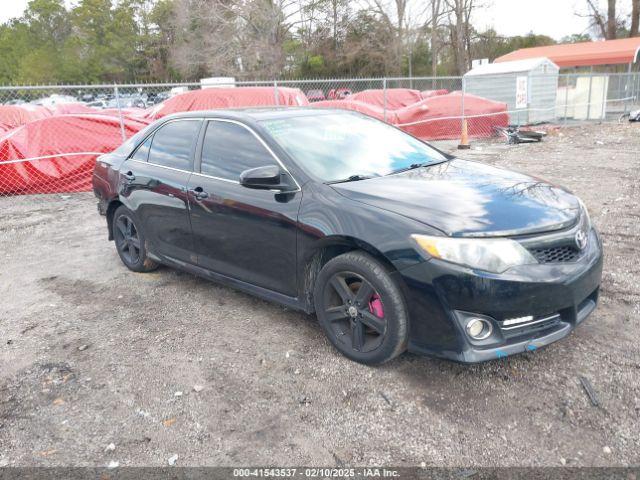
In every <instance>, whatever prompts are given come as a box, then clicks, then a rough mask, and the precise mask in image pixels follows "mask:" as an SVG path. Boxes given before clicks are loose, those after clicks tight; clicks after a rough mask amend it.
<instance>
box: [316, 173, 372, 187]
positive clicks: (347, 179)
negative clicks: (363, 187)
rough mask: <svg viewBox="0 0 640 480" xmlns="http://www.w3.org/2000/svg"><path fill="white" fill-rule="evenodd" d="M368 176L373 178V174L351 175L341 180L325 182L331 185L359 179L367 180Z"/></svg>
mask: <svg viewBox="0 0 640 480" xmlns="http://www.w3.org/2000/svg"><path fill="white" fill-rule="evenodd" d="M369 178H373V175H351V176H350V177H347V178H343V179H342V180H333V181H331V182H327V184H329V185H332V184H334V183H345V182H357V181H359V180H367V179H369Z"/></svg>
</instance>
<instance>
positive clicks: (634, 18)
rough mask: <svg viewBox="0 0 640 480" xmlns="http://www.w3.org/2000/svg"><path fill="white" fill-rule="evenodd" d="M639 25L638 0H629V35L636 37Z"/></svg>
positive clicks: (639, 3) (639, 4)
mask: <svg viewBox="0 0 640 480" xmlns="http://www.w3.org/2000/svg"><path fill="white" fill-rule="evenodd" d="M639 27H640V0H631V27H630V28H629V36H630V37H637V36H638V28H639Z"/></svg>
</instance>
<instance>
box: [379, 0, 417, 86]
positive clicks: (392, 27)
mask: <svg viewBox="0 0 640 480" xmlns="http://www.w3.org/2000/svg"><path fill="white" fill-rule="evenodd" d="M369 1H370V3H369V5H370V8H371V10H372V11H373V12H375V13H376V14H377V15H379V16H380V18H381V19H382V21H383V22H384V23H385V25H387V27H388V29H389V31H390V32H393V37H394V42H393V45H392V46H391V50H392V52H393V55H394V59H395V61H394V62H393V65H394V70H395V72H396V73H398V74H399V73H401V67H402V58H403V56H404V53H405V51H406V50H407V46H408V43H407V42H409V41H411V38H410V36H409V33H410V32H414V31H417V29H418V27H419V26H421V25H424V24H425V17H426V15H427V11H428V3H427V2H423V1H420V0H369Z"/></svg>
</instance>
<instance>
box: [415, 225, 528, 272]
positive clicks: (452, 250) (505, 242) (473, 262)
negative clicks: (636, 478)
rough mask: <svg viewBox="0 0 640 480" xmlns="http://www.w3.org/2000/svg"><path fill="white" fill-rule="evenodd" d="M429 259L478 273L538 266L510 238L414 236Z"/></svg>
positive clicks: (520, 246) (524, 250)
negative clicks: (472, 269) (477, 271)
mask: <svg viewBox="0 0 640 480" xmlns="http://www.w3.org/2000/svg"><path fill="white" fill-rule="evenodd" d="M411 238H412V239H413V240H414V241H415V243H416V245H417V246H418V248H419V250H421V251H422V252H423V253H426V254H427V255H428V256H430V257H433V258H438V259H440V260H446V261H447V262H452V263H457V264H459V265H465V266H467V267H471V268H477V269H479V270H486V271H488V272H493V273H502V272H504V271H505V270H507V269H508V268H510V267H514V266H516V265H528V264H531V263H538V261H537V260H536V259H535V258H534V257H533V255H531V253H529V251H528V250H527V249H526V248H524V247H523V246H522V245H520V244H519V243H518V242H516V241H515V240H509V239H508V238H451V237H432V236H430V235H419V234H414V235H411Z"/></svg>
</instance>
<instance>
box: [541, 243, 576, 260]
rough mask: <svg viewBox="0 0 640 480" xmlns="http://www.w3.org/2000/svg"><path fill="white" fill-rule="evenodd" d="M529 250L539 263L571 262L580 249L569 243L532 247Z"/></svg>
mask: <svg viewBox="0 0 640 480" xmlns="http://www.w3.org/2000/svg"><path fill="white" fill-rule="evenodd" d="M529 251H530V252H531V254H532V255H533V256H534V257H535V258H536V260H538V262H540V263H559V262H573V261H574V260H576V259H577V258H578V257H579V256H580V250H578V249H577V248H575V247H572V246H569V245H564V246H562V247H550V248H532V249H530V250H529Z"/></svg>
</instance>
